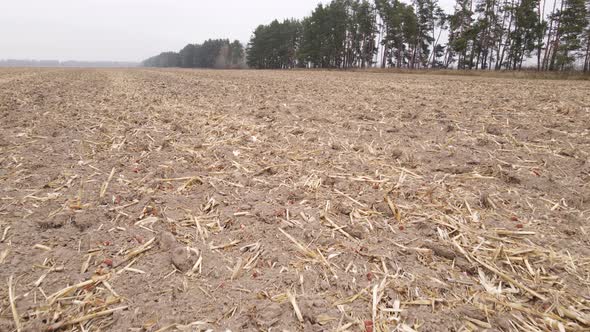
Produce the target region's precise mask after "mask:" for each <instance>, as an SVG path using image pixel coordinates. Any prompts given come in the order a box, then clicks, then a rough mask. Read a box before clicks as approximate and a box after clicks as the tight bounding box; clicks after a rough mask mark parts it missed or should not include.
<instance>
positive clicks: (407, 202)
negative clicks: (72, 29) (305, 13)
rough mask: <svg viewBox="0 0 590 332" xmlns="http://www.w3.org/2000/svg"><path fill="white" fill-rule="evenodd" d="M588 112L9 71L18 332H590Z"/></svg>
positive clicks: (532, 93)
mask: <svg viewBox="0 0 590 332" xmlns="http://www.w3.org/2000/svg"><path fill="white" fill-rule="evenodd" d="M589 92H590V82H583V81H557V80H552V81H545V80H522V79H520V80H510V79H500V78H483V77H465V76H431V75H403V74H375V73H359V72H355V73H347V72H317V71H314V72H305V71H294V72H288V71H200V70H199V71H193V70H147V69H133V70H132V69H130V70H77V69H71V70H56V69H39V70H28V69H11V70H0V331H15V330H19V331H200V330H207V329H212V330H214V331H217V330H225V329H231V330H233V331H242V330H244V331H271V330H273V331H277V330H283V329H285V330H290V331H299V330H300V331H334V330H339V331H367V332H372V331H394V330H397V331H467V330H471V331H473V330H487V331H559V330H568V331H570V330H571V331H578V330H588V329H590V246H589V245H590V241H589V238H588V232H590V226H589V225H588V222H589V220H590V160H589V153H590V93H589Z"/></svg>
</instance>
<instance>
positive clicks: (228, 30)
mask: <svg viewBox="0 0 590 332" xmlns="http://www.w3.org/2000/svg"><path fill="white" fill-rule="evenodd" d="M453 1H454V0H441V5H442V6H443V8H445V9H450V8H452V6H451V5H450V4H451V3H452V2H453ZM320 2H321V3H327V2H329V1H328V0H0V59H35V60H80V61H109V60H113V61H141V60H143V59H145V58H147V57H150V56H152V55H156V54H158V53H160V52H162V51H178V50H179V49H181V48H182V47H183V46H184V45H186V44H187V43H189V42H190V43H195V42H202V41H203V40H204V39H207V38H230V39H239V40H241V41H242V42H247V41H248V39H249V38H250V35H251V33H252V31H253V30H254V29H255V28H256V26H258V25H259V24H265V23H268V22H270V21H272V20H273V19H275V18H278V19H284V18H302V17H303V16H306V15H308V14H309V13H310V12H311V11H312V10H313V8H314V7H315V6H316V5H317V4H318V3H320Z"/></svg>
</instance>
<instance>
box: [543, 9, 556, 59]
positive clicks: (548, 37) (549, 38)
mask: <svg viewBox="0 0 590 332" xmlns="http://www.w3.org/2000/svg"><path fill="white" fill-rule="evenodd" d="M556 7H557V0H553V10H551V21H550V23H549V30H547V44H546V45H545V54H544V55H543V64H542V66H543V70H547V69H548V68H547V67H548V66H549V64H548V61H549V55H550V54H551V53H550V51H551V46H552V43H551V37H552V34H553V22H554V19H553V14H555V8H556Z"/></svg>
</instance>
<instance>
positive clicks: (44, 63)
mask: <svg viewBox="0 0 590 332" xmlns="http://www.w3.org/2000/svg"><path fill="white" fill-rule="evenodd" d="M137 66H139V63H137V62H122V61H73V60H71V61H58V60H16V59H7V60H0V67H82V68H84V67H92V68H127V67H137Z"/></svg>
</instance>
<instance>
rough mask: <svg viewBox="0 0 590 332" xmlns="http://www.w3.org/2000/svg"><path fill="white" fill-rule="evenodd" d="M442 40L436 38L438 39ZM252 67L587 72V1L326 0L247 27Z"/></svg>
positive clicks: (589, 16) (589, 58) (589, 57)
mask: <svg viewBox="0 0 590 332" xmlns="http://www.w3.org/2000/svg"><path fill="white" fill-rule="evenodd" d="M443 41H444V42H443ZM246 54H247V55H246V61H247V64H248V66H250V67H252V68H263V69H283V68H295V67H301V68H365V67H375V66H378V67H382V68H385V67H396V68H411V69H419V68H458V69H485V70H504V69H509V70H518V69H523V68H531V67H533V68H536V69H537V70H572V69H574V68H575V66H576V64H577V65H578V66H579V68H580V69H582V70H584V71H585V72H588V71H590V0H456V3H455V6H454V12H453V13H452V14H448V13H445V12H444V11H443V10H442V9H441V7H440V6H439V4H438V0H412V1H411V3H404V2H401V1H399V0H374V1H368V0H333V1H332V2H330V3H329V4H327V5H323V4H319V5H318V6H317V7H316V8H315V9H314V10H313V11H312V13H311V15H310V16H308V17H305V18H303V19H301V20H297V19H289V20H284V21H282V22H279V21H278V20H274V21H272V22H271V23H270V24H267V25H260V26H258V27H257V28H256V30H255V31H254V33H253V35H252V37H251V39H250V42H249V43H248V47H247V51H246Z"/></svg>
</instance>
